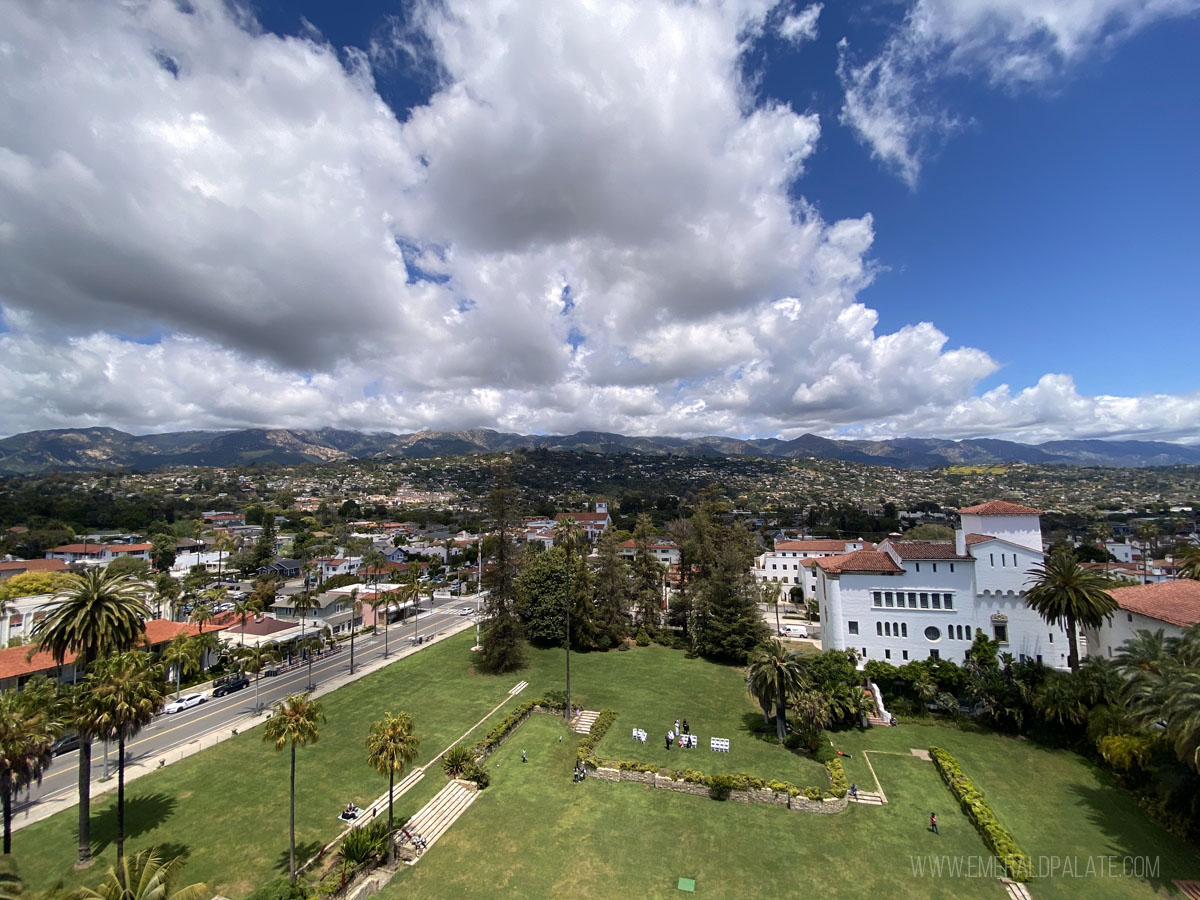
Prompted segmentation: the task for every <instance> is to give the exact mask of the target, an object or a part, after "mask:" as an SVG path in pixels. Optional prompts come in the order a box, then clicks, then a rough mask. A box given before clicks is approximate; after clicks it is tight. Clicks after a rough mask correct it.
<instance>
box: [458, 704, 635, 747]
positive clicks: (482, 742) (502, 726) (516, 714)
mask: <svg viewBox="0 0 1200 900" xmlns="http://www.w3.org/2000/svg"><path fill="white" fill-rule="evenodd" d="M534 707H541V708H542V709H557V710H562V709H565V708H566V700H565V699H563V700H560V699H559V698H557V697H555V696H553V695H551V696H549V697H535V698H534V699H532V700H526V701H525V702H524V703H521V704H520V705H518V706H516V707H514V708H513V711H512V712H510V713H509V714H508V715H507V716H505V717H504V718H503V719H501V720H500V721H499V722H497V723H496V724H495V725H494V726H493V727H492V730H491V731H489V732H488V733H487V734H485V735H484V736H483V737H482V738H480V739H479V741H478V743H476V744H475V746H474V747H473V748H471V752H472V753H473V754H474V755H475V756H476V757H479V756H487V755H489V754H492V753H495V752H496V750H497V749H498V748H499V747H500V745H501V744H503V743H504V740H505V738H507V737H508V736H509V735H510V734H511V733H512V731H513V729H514V728H516V727H517V726H518V725H520V724H521V723H522V722H524V721H525V719H526V718H527V717H528V716H529V714H530V713H532V712H533V710H534ZM613 715H614V716H615V715H616V713H614V714H613Z"/></svg>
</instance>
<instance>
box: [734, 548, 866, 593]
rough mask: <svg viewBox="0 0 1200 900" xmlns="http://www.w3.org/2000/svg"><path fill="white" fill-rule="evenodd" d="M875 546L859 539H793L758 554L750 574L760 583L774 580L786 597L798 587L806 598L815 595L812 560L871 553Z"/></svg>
mask: <svg viewBox="0 0 1200 900" xmlns="http://www.w3.org/2000/svg"><path fill="white" fill-rule="evenodd" d="M873 549H874V545H873V544H871V543H870V542H868V541H864V540H862V539H861V538H859V539H858V540H857V541H839V540H820V539H817V540H795V541H776V542H775V549H774V550H768V551H767V552H766V553H761V554H759V555H758V557H756V558H755V560H754V569H753V570H752V571H751V574H752V575H753V576H754V580H755V581H757V582H759V583H760V584H762V583H765V582H768V581H774V582H779V583H780V584H781V585H783V594H784V596H785V597H786V595H787V594H788V592H789V591H791V590H792V589H793V588H795V587H796V586H800V587H801V588H802V589H803V591H804V596H805V598H812V597H815V596H816V591H817V573H816V566H815V565H814V563H815V561H816V560H818V559H823V558H825V557H827V556H840V555H842V554H845V553H853V552H854V551H855V550H873Z"/></svg>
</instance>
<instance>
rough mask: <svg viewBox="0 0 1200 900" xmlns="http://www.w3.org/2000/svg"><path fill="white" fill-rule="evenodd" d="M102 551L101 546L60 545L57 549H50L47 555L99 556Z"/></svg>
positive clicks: (102, 547) (102, 546)
mask: <svg viewBox="0 0 1200 900" xmlns="http://www.w3.org/2000/svg"><path fill="white" fill-rule="evenodd" d="M103 549H104V545H103V544H62V545H61V546H58V547H51V548H50V549H49V550H47V551H46V552H47V553H87V554H88V555H92V554H95V555H96V556H99V555H100V551H101V550H103Z"/></svg>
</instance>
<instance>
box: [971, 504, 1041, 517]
mask: <svg viewBox="0 0 1200 900" xmlns="http://www.w3.org/2000/svg"><path fill="white" fill-rule="evenodd" d="M958 514H959V515H960V516H963V515H966V516H1040V515H1041V514H1042V511H1041V510H1040V509H1034V508H1033V507H1032V506H1022V505H1021V504H1019V503H1011V502H1009V501H1008V500H992V501H991V502H989V503H980V504H978V505H977V506H968V507H966V508H965V509H960V510H959V511H958Z"/></svg>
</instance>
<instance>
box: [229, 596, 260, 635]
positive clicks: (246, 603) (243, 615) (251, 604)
mask: <svg viewBox="0 0 1200 900" xmlns="http://www.w3.org/2000/svg"><path fill="white" fill-rule="evenodd" d="M260 612H262V609H261V607H259V605H258V601H257V600H255V599H254V598H253V597H247V598H246V599H244V600H234V601H233V616H234V618H235V619H237V620H238V622H240V623H241V626H242V639H241V643H242V644H245V643H246V620H247V619H249V618H250V617H251V616H256V615H258V614H259V613H260Z"/></svg>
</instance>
